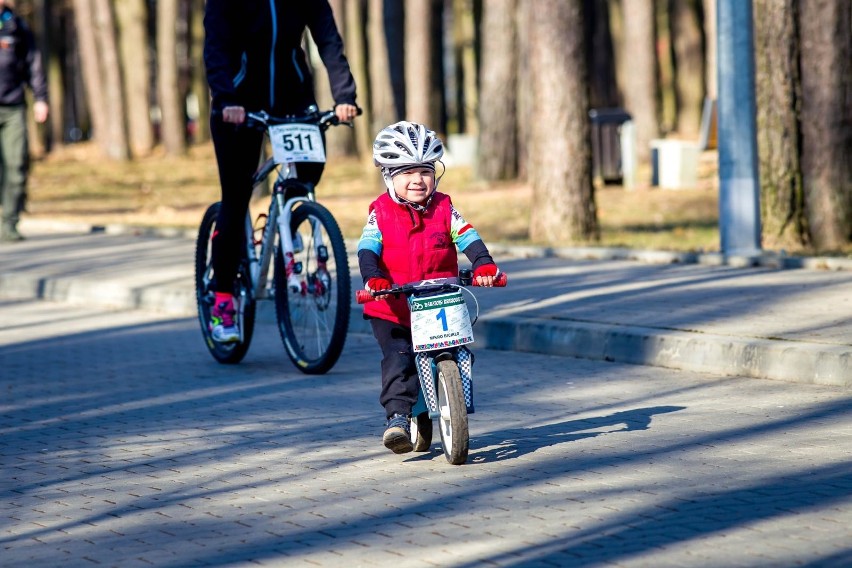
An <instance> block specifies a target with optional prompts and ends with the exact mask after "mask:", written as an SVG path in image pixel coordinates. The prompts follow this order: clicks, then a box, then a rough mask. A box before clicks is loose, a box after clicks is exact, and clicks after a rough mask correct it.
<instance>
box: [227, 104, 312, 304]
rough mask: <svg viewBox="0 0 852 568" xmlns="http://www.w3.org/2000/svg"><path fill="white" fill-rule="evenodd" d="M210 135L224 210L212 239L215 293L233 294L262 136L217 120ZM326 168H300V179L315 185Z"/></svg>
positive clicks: (248, 129)
mask: <svg viewBox="0 0 852 568" xmlns="http://www.w3.org/2000/svg"><path fill="white" fill-rule="evenodd" d="M210 134H211V136H212V138H213V146H214V148H215V150H216V163H217V165H218V166H219V183H220V184H221V187H222V206H221V207H220V208H219V217H218V218H217V220H216V232H215V233H214V235H213V250H212V253H211V254H212V256H213V259H212V260H213V273H214V276H215V279H216V281H215V283H214V289H215V290H216V291H217V292H228V293H233V291H234V279H235V278H236V275H237V266H238V264H239V262H240V251H241V250H242V249H243V247H244V246H245V245H244V241H245V222H246V212H247V211H248V205H249V200H250V199H251V192H252V183H251V178H252V175H253V174H254V172H255V170H257V166H258V162H259V159H260V149H261V145H262V144H263V133H262V132H260V131H257V130H253V129H251V128H239V127H236V126H234V125H233V124H227V123H224V122H222V120H221V119H219V118H218V117H214V118H213V119H211V121H210ZM323 167H324V164H300V165H299V166H298V172H299V179H300V180H301V181H303V182H305V183H310V184H314V185H315V184H316V183H318V182H319V179H320V177H321V176H322V171H323Z"/></svg>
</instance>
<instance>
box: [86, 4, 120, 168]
mask: <svg viewBox="0 0 852 568" xmlns="http://www.w3.org/2000/svg"><path fill="white" fill-rule="evenodd" d="M74 11H75V14H74V15H75V19H76V24H77V39H78V42H79V45H80V59H81V62H80V63H81V67H82V70H83V76H84V82H85V88H86V99H87V102H88V105H87V106H88V109H89V115H90V118H91V121H92V130H93V131H94V138H95V140H96V141H97V143H98V145H99V146H100V147H101V149H102V151H103V153H104V155H105V156H107V157H108V158H112V159H116V160H126V159H128V158H129V154H130V152H129V149H128V147H127V137H126V134H125V130H124V108H123V106H124V105H123V103H122V99H121V96H122V95H121V78H120V71H119V68H118V53H117V50H116V45H115V28H114V25H113V20H112V12H111V11H110V7H109V3H108V1H107V0H74Z"/></svg>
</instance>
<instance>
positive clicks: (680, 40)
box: [669, 0, 705, 139]
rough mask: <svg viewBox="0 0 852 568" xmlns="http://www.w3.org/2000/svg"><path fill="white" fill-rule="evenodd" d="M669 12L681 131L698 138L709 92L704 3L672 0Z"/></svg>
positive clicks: (696, 0) (681, 133) (678, 118)
mask: <svg viewBox="0 0 852 568" xmlns="http://www.w3.org/2000/svg"><path fill="white" fill-rule="evenodd" d="M669 11H670V16H669V17H670V20H669V21H670V24H671V38H672V48H673V50H672V51H673V53H674V80H675V101H676V107H677V120H676V125H677V131H678V133H679V134H680V135H681V136H682V137H684V138H688V139H697V138H698V134H699V131H700V129H701V110H702V107H703V104H704V93H705V86H704V77H705V72H704V38H703V33H702V31H701V0H670V1H669Z"/></svg>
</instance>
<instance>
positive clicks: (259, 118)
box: [242, 107, 364, 130]
mask: <svg viewBox="0 0 852 568" xmlns="http://www.w3.org/2000/svg"><path fill="white" fill-rule="evenodd" d="M363 112H364V111H363V110H362V109H361V108H360V107H358V111H357V113H356V115H357V116H360V115H361V114H362V113H363ZM277 124H316V125H317V126H319V127H320V128H322V129H323V130H325V129H327V128H328V127H329V126H338V125H340V124H345V125H347V126H352V123H351V122H347V121H344V120H340V119H339V118H337V115H336V114H335V113H334V109H331V110H324V111H320V110H315V111H312V112H308V113H306V114H302V115H290V116H272V115H271V114H269V113H268V112H266V111H265V110H261V111H250V112H246V120H245V122H243V124H242V125H243V126H245V127H246V128H255V129H258V130H265V129H267V128H269V127H270V126H275V125H277Z"/></svg>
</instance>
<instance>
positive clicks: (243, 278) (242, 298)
mask: <svg viewBox="0 0 852 568" xmlns="http://www.w3.org/2000/svg"><path fill="white" fill-rule="evenodd" d="M220 206H221V204H220V203H214V204H213V205H211V206H210V207H208V208H207V211H206V212H205V213H204V217H203V219H202V221H201V226H200V227H199V229H198V238H197V240H196V242H195V299H196V304H197V306H198V320H199V323H200V325H201V335H202V336H203V337H204V344H205V345H206V346H207V349H208V351H210V354H211V355H212V356H213V358H214V359H216V360H217V361H218V362H220V363H225V364H234V363H239V362H240V361H242V359H243V357H245V355H246V353H247V352H248V349H249V345H250V344H251V338H252V332H253V331H254V316H255V308H256V304H255V301H254V296H253V294H252V288H251V280H250V278H249V276H248V260H247V258H246V257H245V247H241V250H243V257H242V259H241V260H240V267H239V270H238V272H237V278H236V282H235V283H234V299H235V301H238V302H241V304H242V317H240V316H239V314H238V316H237V317H238V319H237V324H238V325H239V326H240V329H241V330H242V336H243V340H242V341H241V342H239V343H219V342H217V341H214V340H213V337H212V336H211V330H210V310H211V309H212V307H213V302H214V300H215V291H214V290H213V278H214V276H215V275H214V274H213V267H212V265H211V263H210V258H211V256H212V255H211V251H212V246H211V244H212V243H211V241H212V238H213V234H214V233H215V232H216V219H217V217H218V216H219V208H220Z"/></svg>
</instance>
